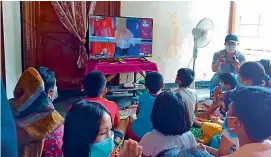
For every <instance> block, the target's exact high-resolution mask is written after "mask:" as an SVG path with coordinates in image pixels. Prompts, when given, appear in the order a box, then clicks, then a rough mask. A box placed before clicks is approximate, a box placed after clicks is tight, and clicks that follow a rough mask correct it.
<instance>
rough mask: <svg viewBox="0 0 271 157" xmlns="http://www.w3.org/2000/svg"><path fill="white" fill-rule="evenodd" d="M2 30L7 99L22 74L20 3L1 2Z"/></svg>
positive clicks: (10, 96) (11, 95)
mask: <svg viewBox="0 0 271 157" xmlns="http://www.w3.org/2000/svg"><path fill="white" fill-rule="evenodd" d="M2 5H3V6H2V7H3V28H4V43H5V45H4V47H5V66H6V90H7V97H8V98H12V97H13V90H14V88H15V85H16V83H17V82H18V79H19V77H20V76H21V74H22V61H21V19H20V1H3V2H2Z"/></svg>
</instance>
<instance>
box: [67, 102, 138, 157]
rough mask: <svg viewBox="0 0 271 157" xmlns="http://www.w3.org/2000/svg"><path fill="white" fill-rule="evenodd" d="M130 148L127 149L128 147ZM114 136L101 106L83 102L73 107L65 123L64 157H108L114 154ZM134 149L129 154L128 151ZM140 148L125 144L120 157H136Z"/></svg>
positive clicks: (105, 112)
mask: <svg viewBox="0 0 271 157" xmlns="http://www.w3.org/2000/svg"><path fill="white" fill-rule="evenodd" d="M129 143H130V146H128V147H127V144H129ZM114 147H116V146H115V144H114V132H113V131H112V121H111V116H110V113H109V111H108V110H107V109H106V108H105V107H104V106H103V105H101V104H100V103H97V102H94V101H85V100H82V101H80V102H79V103H77V104H75V105H72V106H71V107H70V110H69V111H68V113H67V115H66V119H65V128H64V137H63V153H64V156H65V157H109V156H115V153H114ZM131 148H133V150H132V151H130V150H129V149H131ZM141 149H142V148H141V147H140V146H138V144H137V142H135V141H132V140H130V141H128V142H127V141H126V142H125V143H124V147H123V149H122V150H121V151H120V153H119V157H128V156H131V157H139V156H140V154H141Z"/></svg>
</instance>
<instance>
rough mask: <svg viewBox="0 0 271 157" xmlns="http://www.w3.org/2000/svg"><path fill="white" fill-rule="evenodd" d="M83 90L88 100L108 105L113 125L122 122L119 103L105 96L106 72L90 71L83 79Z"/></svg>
mask: <svg viewBox="0 0 271 157" xmlns="http://www.w3.org/2000/svg"><path fill="white" fill-rule="evenodd" d="M83 90H84V92H85V94H86V98H85V100H86V101H94V102H97V103H100V104H102V105H104V106H105V107H106V109H107V110H108V111H109V112H110V115H111V119H112V125H113V127H116V126H118V125H119V124H120V114H119V109H118V106H117V104H116V103H115V102H113V101H108V100H107V99H105V98H103V96H104V95H105V94H106V93H107V88H106V78H105V76H104V74H102V73H101V72H99V71H92V72H90V73H88V74H87V75H86V76H85V78H84V80H83Z"/></svg>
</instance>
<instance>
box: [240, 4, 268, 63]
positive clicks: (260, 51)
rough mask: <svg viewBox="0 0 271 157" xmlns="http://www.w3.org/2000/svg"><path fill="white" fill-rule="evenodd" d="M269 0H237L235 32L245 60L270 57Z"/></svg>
mask: <svg viewBox="0 0 271 157" xmlns="http://www.w3.org/2000/svg"><path fill="white" fill-rule="evenodd" d="M270 6H271V2H270V1H255V2H254V1H237V2H236V18H235V19H236V21H235V30H236V31H235V33H236V34H237V35H238V36H239V40H240V47H239V48H240V50H242V51H243V52H244V53H245V55H246V57H247V60H253V61H255V60H259V59H262V58H267V59H270V58H271V44H270V39H271V19H270V15H271V10H270V9H269V7H270Z"/></svg>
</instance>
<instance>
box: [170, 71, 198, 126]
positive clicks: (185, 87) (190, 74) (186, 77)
mask: <svg viewBox="0 0 271 157" xmlns="http://www.w3.org/2000/svg"><path fill="white" fill-rule="evenodd" d="M194 79H195V72H194V71H193V70H191V69H189V68H181V69H179V70H178V72H177V76H176V81H175V82H176V83H177V84H178V85H179V88H178V89H177V90H175V92H177V93H179V94H180V95H181V96H182V98H183V100H184V103H185V105H186V107H187V110H188V112H189V115H190V121H191V124H193V122H194V120H195V112H196V111H197V103H198V98H197V94H196V93H195V92H194V91H192V90H191V89H190V88H189V86H190V85H191V84H192V83H193V81H194Z"/></svg>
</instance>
